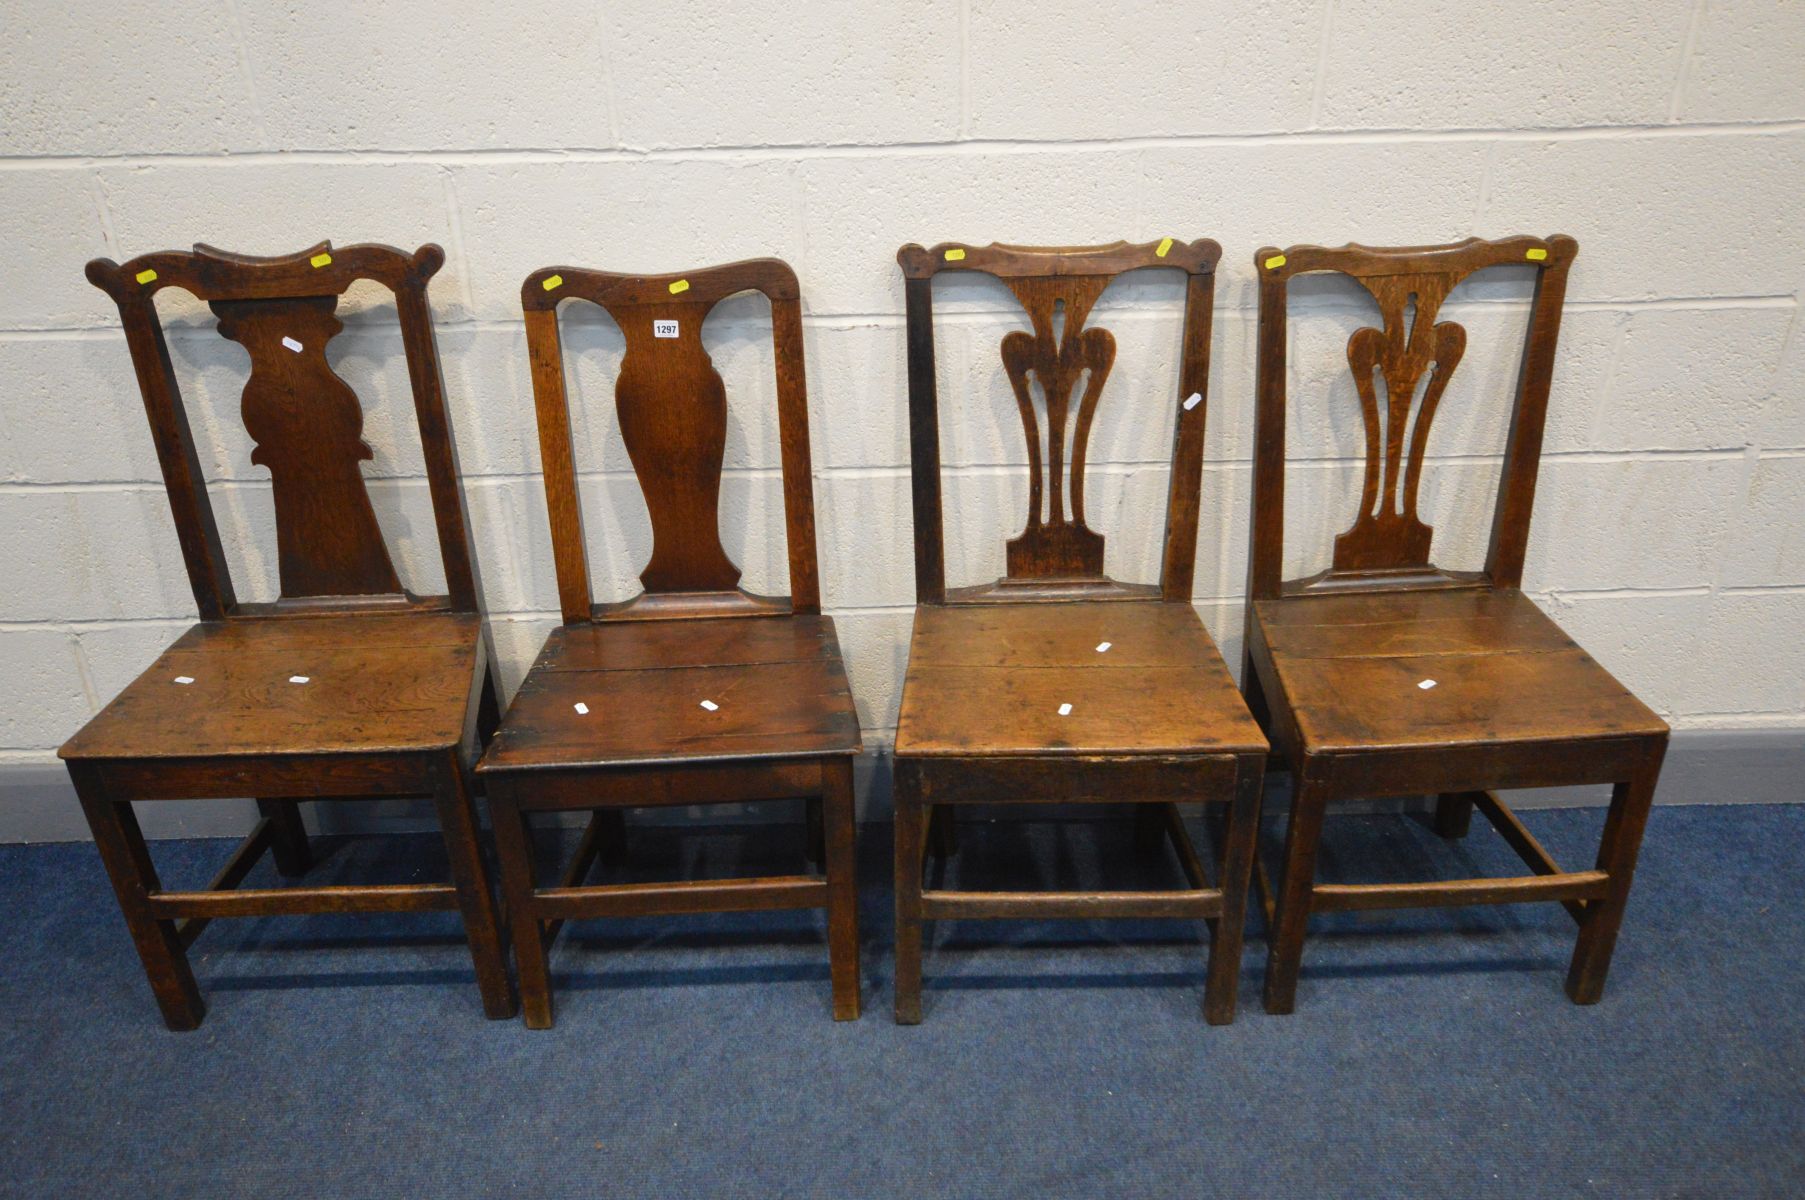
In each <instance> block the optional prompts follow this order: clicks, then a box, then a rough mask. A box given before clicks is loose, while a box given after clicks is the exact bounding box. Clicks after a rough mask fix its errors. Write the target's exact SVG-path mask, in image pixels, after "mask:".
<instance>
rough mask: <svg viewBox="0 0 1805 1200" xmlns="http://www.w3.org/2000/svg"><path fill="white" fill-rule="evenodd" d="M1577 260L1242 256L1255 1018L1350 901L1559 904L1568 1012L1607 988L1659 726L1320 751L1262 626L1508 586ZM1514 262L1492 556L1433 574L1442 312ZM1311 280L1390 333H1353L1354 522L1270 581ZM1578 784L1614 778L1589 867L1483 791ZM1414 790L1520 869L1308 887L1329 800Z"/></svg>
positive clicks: (1569, 256) (1391, 253)
mask: <svg viewBox="0 0 1805 1200" xmlns="http://www.w3.org/2000/svg"><path fill="white" fill-rule="evenodd" d="M1577 252H1578V243H1576V242H1575V241H1574V240H1573V239H1572V238H1570V237H1566V236H1562V235H1556V236H1552V237H1548V238H1535V237H1512V238H1506V239H1503V240H1499V241H1482V240H1480V239H1478V238H1469V239H1468V240H1466V241H1463V242H1458V243H1454V244H1451V245H1444V246H1420V247H1400V248H1376V247H1369V246H1359V245H1348V246H1343V247H1340V248H1337V249H1328V248H1324V247H1320V246H1293V247H1290V248H1287V249H1283V250H1281V249H1278V248H1276V247H1266V248H1265V249H1262V250H1260V251H1259V252H1258V254H1256V255H1255V256H1254V267H1255V271H1256V273H1257V275H1258V277H1259V281H1260V317H1259V362H1258V381H1257V389H1258V399H1257V413H1256V429H1255V444H1256V448H1255V461H1254V498H1253V506H1252V513H1251V515H1252V539H1251V540H1252V552H1251V557H1250V559H1249V566H1248V587H1247V593H1248V609H1247V638H1246V662H1245V665H1244V670H1243V675H1242V679H1243V686H1244V687H1245V689H1246V690H1247V694H1248V701H1249V704H1250V706H1251V707H1252V708H1253V710H1254V712H1255V714H1256V715H1257V716H1259V718H1260V721H1261V724H1262V725H1263V726H1264V727H1265V728H1266V730H1267V732H1268V734H1269V735H1270V736H1271V738H1272V740H1273V744H1274V749H1275V754H1276V755H1278V756H1279V757H1281V758H1283V759H1284V760H1285V761H1286V763H1287V765H1288V766H1289V768H1290V771H1291V779H1292V803H1291V814H1290V818H1289V826H1288V828H1287V832H1286V836H1285V850H1284V872H1283V876H1282V880H1281V882H1280V886H1279V889H1278V893H1277V896H1276V899H1275V898H1274V895H1273V889H1272V888H1271V886H1270V883H1269V881H1268V879H1267V875H1266V871H1265V869H1264V864H1261V865H1260V867H1259V870H1258V872H1257V874H1258V882H1259V886H1260V889H1261V895H1262V900H1263V902H1264V905H1265V907H1266V912H1267V916H1268V920H1269V924H1270V926H1271V928H1272V931H1273V932H1272V940H1271V946H1270V956H1269V961H1268V966H1267V972H1266V982H1265V997H1264V998H1265V1006H1266V1009H1267V1011H1268V1012H1273V1013H1288V1012H1290V1011H1292V1009H1293V1007H1294V1006H1295V1003H1296V992H1297V981H1298V975H1299V971H1300V966H1301V962H1302V955H1303V945H1304V934H1305V927H1306V924H1307V922H1308V919H1309V916H1310V914H1311V913H1312V912H1326V911H1336V910H1343V909H1376V908H1409V907H1438V906H1452V905H1466V904H1501V903H1511V902H1517V901H1531V900H1551V901H1558V902H1560V903H1561V904H1563V905H1564V906H1565V907H1566V909H1567V911H1568V912H1569V913H1570V914H1571V915H1572V916H1573V918H1574V919H1575V921H1576V922H1577V923H1578V925H1579V939H1578V944H1577V946H1576V948H1575V950H1574V954H1573V960H1572V965H1571V969H1570V970H1569V972H1568V976H1567V983H1566V988H1567V993H1568V995H1569V996H1570V997H1571V998H1572V999H1573V1000H1574V1001H1575V1002H1576V1003H1580V1004H1589V1003H1593V1002H1595V1001H1597V1000H1598V999H1599V998H1600V997H1601V996H1602V995H1603V990H1604V981H1605V974H1606V972H1607V970H1608V968H1609V965H1610V957H1611V951H1612V948H1613V946H1614V944H1615V941H1616V937H1617V932H1618V929H1619V926H1620V925H1621V923H1622V919H1623V912H1624V906H1625V903H1626V901H1627V899H1628V896H1629V890H1630V882H1631V877H1632V874H1633V872H1634V868H1635V861H1636V854H1637V850H1638V848H1639V846H1640V844H1641V838H1642V832H1643V828H1644V826H1645V824H1646V822H1647V819H1648V811H1649V806H1650V804H1651V803H1652V800H1653V795H1654V789H1655V783H1656V780H1657V778H1658V775H1659V772H1660V766H1661V759H1662V755H1663V753H1664V752H1665V747H1666V742H1667V730H1666V726H1665V725H1664V724H1662V723H1661V722H1660V721H1659V720H1658V718H1655V717H1654V715H1653V714H1652V713H1647V721H1646V722H1644V723H1643V727H1642V728H1641V729H1640V730H1639V731H1637V732H1635V733H1634V734H1629V735H1624V736H1606V735H1602V734H1601V735H1594V736H1589V737H1586V736H1580V735H1575V736H1574V737H1573V738H1552V739H1547V740H1540V741H1513V742H1508V743H1506V742H1498V741H1490V742H1488V741H1483V740H1481V741H1477V742H1474V743H1471V744H1465V743H1463V744H1448V745H1431V746H1408V747H1406V746H1372V747H1370V748H1364V749H1361V750H1360V751H1358V752H1354V751H1349V750H1346V749H1341V750H1338V751H1337V752H1325V751H1322V750H1320V749H1319V748H1317V747H1313V746H1312V745H1309V744H1307V739H1305V738H1304V737H1303V736H1302V734H1301V733H1300V730H1299V728H1298V722H1297V719H1296V716H1295V714H1294V712H1293V710H1292V707H1291V700H1290V699H1289V698H1288V697H1287V696H1286V695H1285V694H1284V690H1283V687H1282V685H1281V683H1280V680H1279V677H1278V675H1277V674H1276V668H1275V666H1274V661H1273V650H1272V648H1271V647H1270V646H1269V645H1268V642H1267V635H1266V631H1265V630H1264V629H1263V627H1262V619H1261V618H1262V614H1268V613H1273V612H1276V611H1278V606H1281V605H1283V606H1293V605H1310V604H1315V603H1319V602H1320V601H1321V600H1322V599H1323V598H1333V597H1338V596H1348V595H1350V594H1357V593H1369V594H1373V595H1377V596H1386V595H1421V594H1422V593H1425V592H1438V591H1458V590H1479V591H1487V592H1491V593H1494V594H1496V595H1498V596H1501V597H1513V596H1517V595H1518V593H1519V592H1520V588H1521V583H1522V575H1523V562H1524V556H1525V552H1526V550H1527V546H1528V540H1529V525H1530V515H1531V510H1532V508H1533V505H1534V500H1535V486H1536V475H1537V470H1538V467H1539V463H1540V456H1541V449H1542V433H1543V426H1544V423H1545V419H1546V415H1547V406H1548V393H1549V387H1550V383H1551V379H1552V376H1553V367H1554V357H1555V347H1556V343H1557V339H1558V336H1559V329H1560V320H1561V309H1562V301H1563V298H1564V295H1565V292H1566V285H1567V273H1568V269H1569V267H1570V266H1571V264H1572V261H1573V258H1574V256H1575V254H1576V253H1577ZM1507 265H1516V266H1528V267H1531V268H1533V269H1534V270H1535V285H1534V295H1533V299H1532V301H1531V309H1530V316H1529V323H1528V330H1527V334H1526V337H1525V343H1524V350H1523V358H1522V362H1521V367H1520V371H1519V376H1518V383H1517V390H1516V396H1515V400H1514V404H1513V410H1512V415H1511V422H1510V432H1509V436H1508V442H1507V445H1506V447H1505V453H1504V463H1503V473H1502V478H1501V481H1500V484H1499V489H1498V498H1497V504H1496V508H1495V511H1494V515H1493V522H1492V531H1491V541H1490V547H1489V550H1488V553H1487V557H1486V562H1485V567H1484V570H1483V571H1479V572H1460V571H1449V570H1443V569H1441V568H1439V567H1437V566H1435V565H1433V564H1432V563H1431V562H1430V561H1429V549H1430V539H1431V530H1430V528H1429V527H1428V526H1427V525H1425V524H1423V523H1422V522H1421V521H1420V520H1419V519H1418V517H1417V513H1416V496H1417V488H1418V483H1419V481H1420V478H1421V473H1422V469H1423V461H1424V457H1425V447H1426V442H1427V438H1428V431H1429V424H1430V422H1431V421H1432V420H1433V417H1434V415H1435V406H1436V403H1437V402H1438V401H1439V399H1440V396H1441V393H1442V390H1443V389H1444V388H1445V386H1446V385H1447V382H1448V378H1449V376H1450V375H1451V374H1452V371H1453V369H1454V366H1455V365H1456V364H1457V363H1458V362H1459V359H1460V357H1461V353H1462V351H1463V350H1464V347H1465V340H1466V339H1465V331H1464V330H1463V329H1462V328H1461V327H1460V326H1459V325H1457V324H1454V323H1452V322H1442V323H1437V322H1436V315H1437V312H1438V310H1439V308H1440V306H1441V304H1442V302H1443V301H1444V300H1445V299H1446V298H1447V296H1448V294H1449V293H1450V292H1451V291H1452V290H1453V289H1454V287H1455V286H1456V285H1458V284H1459V283H1460V282H1461V281H1462V280H1464V279H1466V278H1467V277H1468V276H1470V275H1471V274H1473V273H1474V272H1476V271H1480V270H1484V269H1486V268H1489V267H1498V266H1507ZM1313 272H1334V273H1340V274H1344V275H1347V276H1349V277H1351V278H1353V279H1354V280H1355V281H1356V282H1358V283H1359V284H1360V285H1361V286H1363V287H1364V288H1365V289H1366V290H1367V292H1368V293H1370V294H1371V296H1372V297H1373V299H1374V300H1375V301H1377V302H1378V305H1379V308H1380V310H1381V314H1382V316H1383V327H1382V328H1364V329H1361V330H1358V331H1356V333H1355V334H1354V335H1353V336H1352V337H1351V338H1350V339H1349V343H1348V356H1349V362H1350V366H1352V367H1353V369H1354V375H1355V379H1356V382H1357V384H1358V385H1359V390H1360V398H1361V403H1362V407H1363V410H1364V416H1365V422H1366V431H1367V439H1366V440H1367V461H1366V476H1365V485H1364V492H1363V499H1362V504H1361V506H1360V509H1359V512H1358V515H1357V518H1356V521H1355V524H1354V526H1353V527H1352V528H1350V529H1349V530H1348V531H1347V532H1346V533H1344V534H1342V535H1341V536H1340V537H1339V538H1337V539H1336V543H1335V555H1334V561H1333V564H1332V565H1331V566H1330V567H1329V568H1328V569H1327V570H1325V571H1322V572H1321V573H1319V574H1316V575H1313V576H1310V577H1308V578H1305V579H1298V580H1291V581H1285V580H1282V579H1281V578H1280V576H1281V562H1282V560H1283V542H1284V499H1285V497H1284V489H1285V477H1284V476H1285V425H1286V397H1287V379H1286V345H1287V335H1286V328H1287V300H1288V288H1289V284H1290V281H1291V280H1292V279H1293V278H1295V277H1297V276H1299V275H1303V274H1308V273H1313ZM1412 306H1414V307H1412ZM1375 371H1379V372H1381V373H1383V376H1384V378H1385V381H1386V385H1387V386H1386V395H1385V403H1386V405H1387V408H1388V409H1389V411H1383V412H1382V410H1381V407H1380V400H1379V398H1378V397H1377V395H1376V388H1375V387H1374V384H1373V377H1374V376H1373V373H1374V372H1375ZM1425 375H1427V376H1428V378H1427V382H1426V384H1425V382H1424V377H1425ZM1419 385H1423V386H1422V388H1421V394H1422V400H1421V402H1420V404H1419V405H1418V406H1417V408H1416V417H1415V422H1414V429H1413V432H1412V436H1411V441H1410V445H1409V446H1408V447H1406V446H1405V444H1404V432H1403V431H1404V428H1405V426H1406V421H1407V419H1408V418H1409V416H1410V415H1411V410H1410V406H1411V404H1412V401H1413V398H1414V396H1415V395H1416V394H1417V393H1418V389H1419ZM1382 415H1383V416H1384V417H1385V420H1384V423H1383V428H1384V431H1385V433H1384V435H1383V436H1382V435H1381V432H1380V428H1381V426H1380V418H1381V416H1382ZM1400 482H1401V486H1400ZM1381 483H1382V484H1383V486H1382V487H1381ZM1550 628H1552V626H1550ZM1556 632H1557V633H1558V631H1556ZM1611 682H1612V683H1613V684H1614V681H1611ZM1643 711H1644V712H1646V709H1643ZM1588 783H1610V784H1612V785H1613V792H1612V799H1611V807H1610V811H1609V816H1608V817H1607V819H1606V823H1605V829H1604V834H1603V838H1602V841H1601V845H1600V849H1599V853H1598V858H1597V863H1596V866H1595V867H1594V868H1593V869H1591V870H1584V871H1569V870H1565V869H1563V868H1562V867H1561V866H1560V865H1559V864H1558V863H1557V862H1556V861H1555V860H1554V858H1553V857H1552V856H1551V855H1550V854H1549V853H1548V851H1547V850H1546V849H1545V848H1544V847H1543V846H1542V845H1541V844H1540V843H1539V842H1538V841H1537V840H1536V838H1535V837H1534V835H1532V834H1531V833H1530V832H1529V830H1528V829H1527V828H1526V827H1525V826H1524V825H1523V823H1522V822H1521V821H1520V820H1519V819H1518V818H1517V816H1516V814H1515V813H1513V812H1512V811H1511V810H1510V809H1509V808H1508V807H1507V806H1506V805H1505V804H1504V803H1503V802H1502V801H1501V800H1500V799H1499V797H1498V795H1497V793H1496V790H1495V789H1508V788H1532V787H1552V786H1561V785H1577V784H1588ZM1427 792H1433V793H1438V794H1439V799H1438V801H1437V806H1436V812H1435V827H1436V829H1437V831H1438V832H1440V833H1441V834H1443V835H1444V836H1447V837H1461V836H1464V835H1465V833H1466V831H1467V827H1468V823H1469V821H1470V818H1471V814H1472V811H1473V809H1474V808H1475V807H1477V808H1478V809H1479V810H1480V812H1482V813H1483V814H1484V815H1485V816H1486V817H1487V819H1488V820H1489V821H1490V822H1491V823H1492V824H1493V825H1494V826H1495V827H1496V828H1497V830H1498V832H1499V834H1500V835H1502V837H1503V838H1504V840H1505V842H1506V843H1507V844H1508V845H1509V846H1510V847H1511V848H1512V849H1513V850H1514V851H1516V853H1517V854H1518V855H1519V856H1520V857H1521V858H1522V859H1523V861H1524V863H1525V864H1526V865H1527V866H1528V868H1529V870H1530V871H1531V872H1532V874H1530V875H1527V876H1524V877H1521V878H1508V879H1466V880H1455V881H1447V882H1433V883H1407V884H1322V883H1317V882H1315V878H1314V877H1315V862H1316V853H1317V846H1318V843H1319V841H1320V839H1321V836H1322V829H1323V820H1324V815H1325V812H1326V810H1327V808H1328V806H1329V805H1330V804H1331V803H1333V802H1335V801H1337V800H1341V799H1345V798H1350V797H1384V796H1404V795H1420V794H1423V793H1427Z"/></svg>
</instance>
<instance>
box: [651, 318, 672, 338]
mask: <svg viewBox="0 0 1805 1200" xmlns="http://www.w3.org/2000/svg"><path fill="white" fill-rule="evenodd" d="M652 336H653V337H676V336H677V322H675V321H653V322H652Z"/></svg>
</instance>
